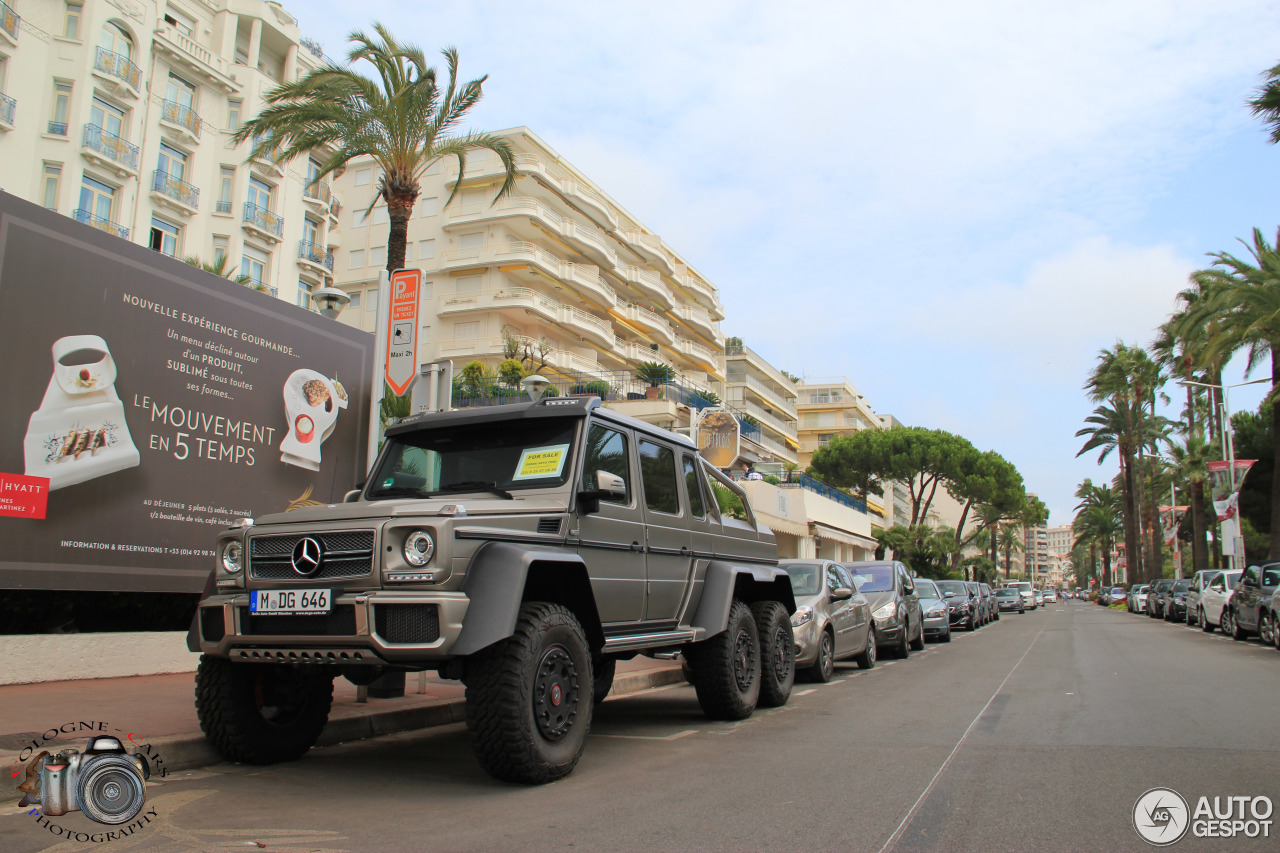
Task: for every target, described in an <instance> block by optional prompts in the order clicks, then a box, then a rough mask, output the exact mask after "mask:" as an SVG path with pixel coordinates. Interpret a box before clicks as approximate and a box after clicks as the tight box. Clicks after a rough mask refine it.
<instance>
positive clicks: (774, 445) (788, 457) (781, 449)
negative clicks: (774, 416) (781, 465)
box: [756, 433, 800, 463]
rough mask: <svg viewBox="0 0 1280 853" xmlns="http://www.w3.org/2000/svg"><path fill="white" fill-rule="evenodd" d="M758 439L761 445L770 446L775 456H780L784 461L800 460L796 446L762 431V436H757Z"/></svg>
mask: <svg viewBox="0 0 1280 853" xmlns="http://www.w3.org/2000/svg"><path fill="white" fill-rule="evenodd" d="M756 441H757V442H758V443H759V444H760V445H761V446H763V447H766V448H768V449H769V450H770V451H771V452H772V453H773V455H774V456H776V457H778V459H780V460H782V461H783V462H793V463H794V462H798V461H799V460H800V457H799V455H798V454H797V453H796V449H795V448H794V447H791V446H789V445H788V444H787V443H786V442H784V441H778V440H777V439H776V438H773V437H772V436H770V435H768V434H766V433H761V435H760V437H759V438H757V439H756Z"/></svg>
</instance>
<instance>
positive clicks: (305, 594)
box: [249, 589, 332, 616]
mask: <svg viewBox="0 0 1280 853" xmlns="http://www.w3.org/2000/svg"><path fill="white" fill-rule="evenodd" d="M331 601H332V597H331V595H330V591H329V590H327V589H256V590H254V591H253V592H252V594H251V595H250V597H249V612H250V613H253V614H255V615H258V616H283V615H286V614H292V613H328V612H329V608H330V603H331Z"/></svg>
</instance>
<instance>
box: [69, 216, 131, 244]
mask: <svg viewBox="0 0 1280 853" xmlns="http://www.w3.org/2000/svg"><path fill="white" fill-rule="evenodd" d="M72 215H73V216H74V217H75V220H76V222H83V223H84V224H85V225H92V226H93V227H94V228H97V229H98V230H99V231H106V232H107V233H108V234H112V235H114V236H116V237H119V238H120V239H121V240H128V239H129V229H128V228H125V227H124V226H123V225H117V224H116V223H114V222H112V221H111V220H110V219H104V218H102V217H101V216H94V215H93V213H92V212H90V211H88V210H83V209H80V210H77V211H76V212H75V213H74V214H72Z"/></svg>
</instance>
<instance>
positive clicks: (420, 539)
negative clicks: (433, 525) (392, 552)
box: [404, 530, 436, 566]
mask: <svg viewBox="0 0 1280 853" xmlns="http://www.w3.org/2000/svg"><path fill="white" fill-rule="evenodd" d="M435 550H436V543H435V542H433V541H432V540H431V534H430V533H428V532H427V531H425V530H415V531H414V532H412V533H410V534H409V538H407V539H405V540H404V561H405V562H406V563H408V564H409V565H411V566H425V565H426V564H427V563H429V562H431V555H432V554H433V553H435Z"/></svg>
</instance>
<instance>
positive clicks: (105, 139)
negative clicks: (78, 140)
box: [84, 54, 138, 170]
mask: <svg viewBox="0 0 1280 853" xmlns="http://www.w3.org/2000/svg"><path fill="white" fill-rule="evenodd" d="M112 55H113V56H114V54H112ZM84 147H85V148H90V149H92V150H94V151H96V152H98V153H99V154H101V155H102V156H103V157H106V158H107V159H108V160H112V161H114V162H116V163H119V164H120V165H121V166H126V167H128V168H129V169H134V170H136V169H137V168H138V146H136V145H133V144H131V143H128V142H125V141H124V140H123V139H121V138H120V137H118V136H116V135H115V134H114V133H107V131H105V130H103V129H102V128H100V127H98V126H97V125H96V124H86V125H85V126H84Z"/></svg>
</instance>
